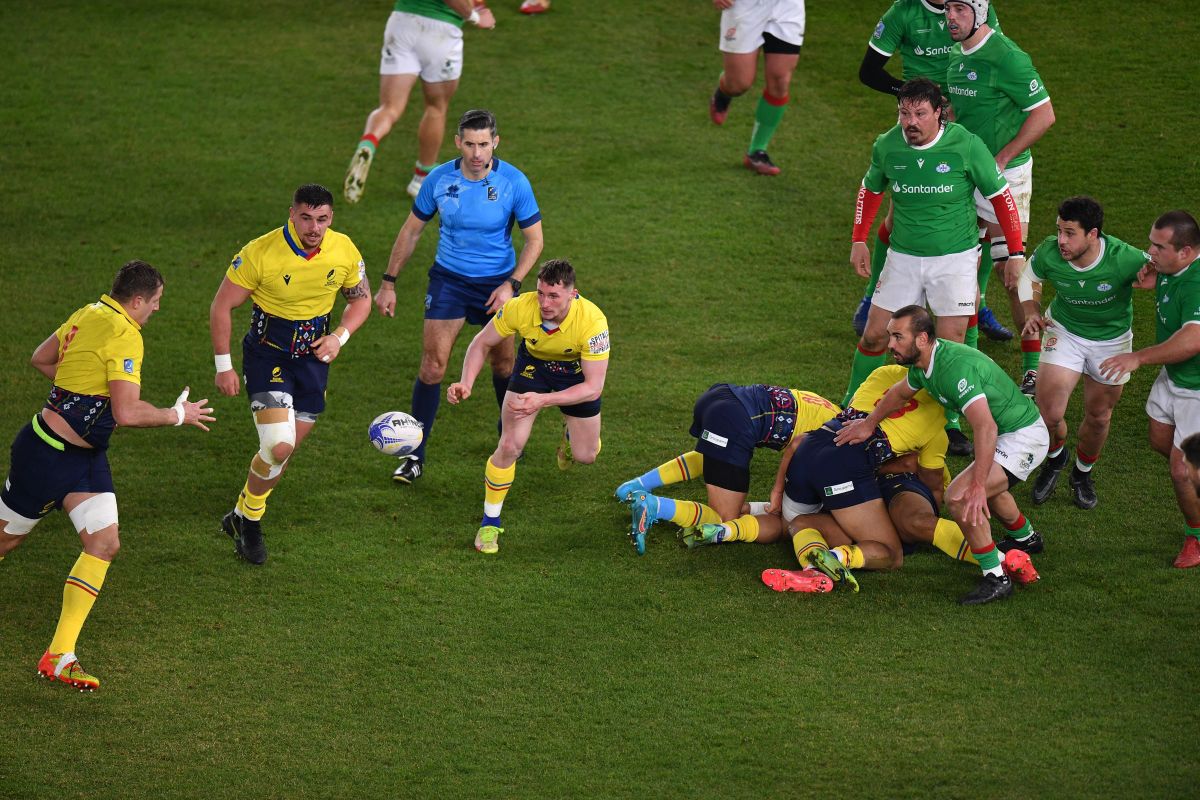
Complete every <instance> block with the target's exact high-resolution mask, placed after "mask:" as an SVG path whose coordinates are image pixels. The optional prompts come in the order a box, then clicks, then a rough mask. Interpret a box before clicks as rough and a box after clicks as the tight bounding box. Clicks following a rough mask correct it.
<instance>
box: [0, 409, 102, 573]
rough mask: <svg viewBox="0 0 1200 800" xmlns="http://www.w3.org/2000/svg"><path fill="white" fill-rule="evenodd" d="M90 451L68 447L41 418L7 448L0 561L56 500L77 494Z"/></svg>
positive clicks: (0, 501)
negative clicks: (7, 463) (72, 493)
mask: <svg viewBox="0 0 1200 800" xmlns="http://www.w3.org/2000/svg"><path fill="white" fill-rule="evenodd" d="M91 458H92V455H91V451H87V450H84V449H82V448H78V447H72V446H71V445H70V443H69V442H67V441H65V440H64V439H62V438H61V437H60V436H58V435H57V434H56V433H55V432H54V431H53V430H52V429H51V428H50V427H49V426H48V425H47V424H46V423H45V422H44V421H43V420H42V418H41V415H40V414H39V415H38V416H36V417H35V418H34V419H33V421H32V422H29V423H26V424H25V426H24V427H23V428H21V430H20V431H19V432H18V433H17V435H16V437H15V438H14V439H13V443H12V447H10V448H9V465H8V475H7V477H6V478H5V479H4V482H3V483H0V560H3V559H4V557H5V556H6V555H8V554H9V553H11V552H12V551H13V550H15V549H16V548H17V547H19V546H20V545H21V543H22V542H23V541H24V540H25V538H26V537H27V536H28V534H29V532H30V531H31V530H33V528H34V526H35V525H37V524H38V522H40V521H41V519H42V518H43V517H45V516H46V515H47V514H49V513H50V512H51V511H52V510H53V509H54V508H55V507H56V506H57V505H58V504H59V503H58V501H59V499H60V498H62V497H64V496H66V495H67V494H68V493H69V492H71V491H75V490H77V489H78V488H79V487H80V486H81V485H83V486H86V483H84V484H81V483H80V482H81V481H84V480H85V479H86V477H87V475H88V473H89V472H90V470H91Z"/></svg>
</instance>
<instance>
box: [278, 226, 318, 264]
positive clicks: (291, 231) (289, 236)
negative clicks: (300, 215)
mask: <svg viewBox="0 0 1200 800" xmlns="http://www.w3.org/2000/svg"><path fill="white" fill-rule="evenodd" d="M295 230H296V229H295V228H293V227H292V221H291V220H290V219H289V220H288V221H287V224H286V225H284V226H283V240H284V241H285V242H287V245H288V247H290V248H292V252H293V253H295V254H296V255H298V256H300V257H301V258H303V259H304V260H305V261H312V260H313V259H314V258H316V257H317V256H319V255H320V254H321V248H320V247H318V248H317V249H316V250H314V251H313V252H312V255H309V254H308V253H306V252H305V251H304V248H303V247H301V246H300V245H298V244H296V240H297V239H299V238H300V237H299V236H298V235H296V233H295Z"/></svg>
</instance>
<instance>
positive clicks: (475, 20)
mask: <svg viewBox="0 0 1200 800" xmlns="http://www.w3.org/2000/svg"><path fill="white" fill-rule="evenodd" d="M467 22H469V23H471V24H472V25H478V24H479V9H478V8H472V9H471V16H469V17H467Z"/></svg>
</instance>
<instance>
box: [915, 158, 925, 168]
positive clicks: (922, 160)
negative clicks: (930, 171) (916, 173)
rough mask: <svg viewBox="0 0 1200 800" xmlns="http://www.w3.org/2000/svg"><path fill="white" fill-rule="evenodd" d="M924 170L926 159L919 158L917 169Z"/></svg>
mask: <svg viewBox="0 0 1200 800" xmlns="http://www.w3.org/2000/svg"><path fill="white" fill-rule="evenodd" d="M924 168H925V159H923V158H918V159H917V169H924Z"/></svg>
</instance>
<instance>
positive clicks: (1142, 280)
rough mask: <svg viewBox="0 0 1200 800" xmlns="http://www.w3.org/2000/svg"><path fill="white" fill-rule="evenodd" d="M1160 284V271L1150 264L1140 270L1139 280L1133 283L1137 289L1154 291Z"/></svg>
mask: <svg viewBox="0 0 1200 800" xmlns="http://www.w3.org/2000/svg"><path fill="white" fill-rule="evenodd" d="M1157 284H1158V270H1156V269H1154V264H1153V263H1149V264H1146V266H1144V267H1142V268H1141V269H1139V270H1138V274H1137V279H1136V280H1134V282H1133V288H1135V289H1153V288H1154V287H1155V286H1156V285H1157Z"/></svg>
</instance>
